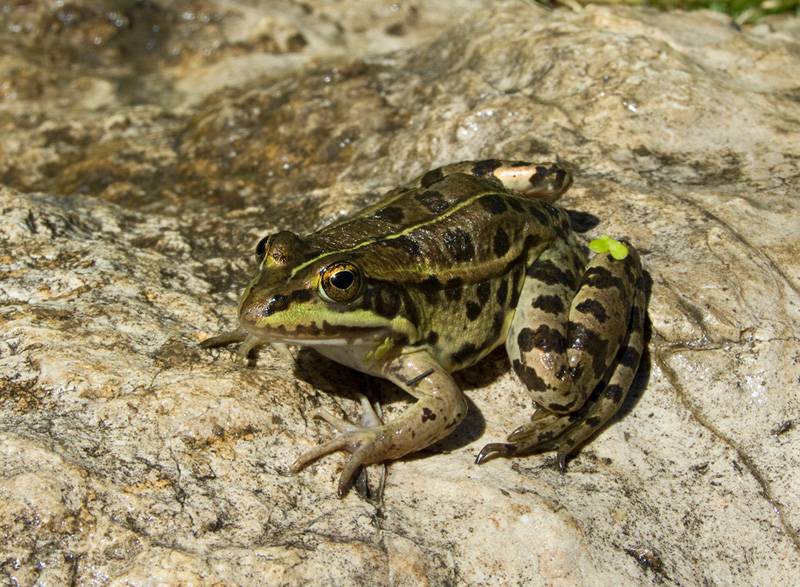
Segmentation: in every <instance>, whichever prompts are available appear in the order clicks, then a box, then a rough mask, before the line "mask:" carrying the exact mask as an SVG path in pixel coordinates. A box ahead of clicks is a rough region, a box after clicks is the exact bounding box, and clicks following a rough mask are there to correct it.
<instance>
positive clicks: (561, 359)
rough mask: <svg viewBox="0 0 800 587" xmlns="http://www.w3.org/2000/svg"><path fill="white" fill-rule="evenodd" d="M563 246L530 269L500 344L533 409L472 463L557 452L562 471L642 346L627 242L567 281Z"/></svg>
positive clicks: (634, 266) (609, 408)
mask: <svg viewBox="0 0 800 587" xmlns="http://www.w3.org/2000/svg"><path fill="white" fill-rule="evenodd" d="M570 250H574V249H572V248H571V247H570V248H566V249H561V250H559V249H554V250H552V251H549V252H547V253H545V254H544V255H542V256H541V257H540V258H539V259H537V261H536V262H535V263H534V264H533V265H532V266H531V268H530V270H529V271H528V275H527V277H526V283H525V287H524V288H523V292H522V295H521V299H522V300H527V303H525V302H520V307H519V309H518V310H517V314H516V315H515V317H514V322H513V324H512V326H511V332H510V335H509V339H508V341H507V342H506V348H507V351H508V354H509V357H510V358H511V361H512V365H513V367H514V370H515V371H516V373H517V375H518V376H519V377H520V379H521V380H522V381H523V382H524V383H525V385H526V386H527V387H528V389H529V391H530V393H531V395H532V396H533V398H534V400H535V401H536V403H537V404H538V406H539V408H538V409H537V411H536V413H535V414H534V416H533V418H532V419H531V421H530V422H528V423H527V424H524V425H523V426H521V427H520V428H518V429H517V430H515V431H514V432H512V433H511V434H510V435H509V437H508V442H507V443H494V444H489V445H487V446H485V447H484V448H483V450H481V452H480V454H479V455H478V459H477V461H478V462H481V461H482V460H483V459H484V458H485V457H486V456H488V455H490V454H500V455H511V454H516V453H519V452H526V451H534V450H536V451H543V450H557V451H558V462H559V466H560V468H561V470H562V472H563V470H564V466H565V460H566V457H567V456H568V455H569V454H570V453H571V452H573V451H574V450H576V449H577V448H578V447H579V446H580V445H581V444H582V443H583V442H584V441H585V440H586V439H587V438H588V437H589V436H591V435H592V434H593V433H594V432H596V431H597V430H598V429H599V428H600V427H601V426H603V424H605V423H606V422H607V421H608V420H609V419H610V418H611V417H612V416H613V415H614V414H615V413H616V411H617V410H618V408H619V406H620V405H621V404H622V401H623V400H624V398H625V395H626V394H627V391H628V388H629V387H630V385H631V382H632V381H633V377H634V375H635V373H636V368H637V366H638V364H639V358H640V357H641V354H642V351H643V347H644V341H643V326H644V314H645V309H644V305H645V296H644V288H643V282H642V274H641V263H640V261H639V256H638V254H637V252H636V250H635V249H634V248H633V247H632V246H630V245H628V250H629V254H628V256H627V257H626V258H625V259H622V260H616V259H614V258H612V257H611V256H610V255H609V254H608V253H602V254H598V255H596V256H595V257H594V258H593V259H592V261H591V262H590V263H589V264H588V266H587V268H586V271H585V273H584V274H583V277H582V279H581V281H580V283H578V284H574V281H573V276H571V275H570V267H572V268H573V269H574V266H575V259H569V258H564V255H567V256H569V255H570V254H571V253H570ZM562 267H563V268H565V269H564V270H562V269H561V268H562ZM576 285H577V287H576ZM576 289H577V292H576V293H575V295H574V297H572V292H573V291H575V290H576ZM570 298H572V301H571V303H569V302H568V300H570ZM567 305H568V307H567ZM593 392H594V393H593ZM590 394H591V396H590Z"/></svg>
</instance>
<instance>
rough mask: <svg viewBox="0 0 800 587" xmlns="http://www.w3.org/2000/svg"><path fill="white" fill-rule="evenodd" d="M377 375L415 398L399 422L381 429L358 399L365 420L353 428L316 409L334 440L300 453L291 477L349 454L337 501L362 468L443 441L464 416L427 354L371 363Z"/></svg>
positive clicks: (456, 393)
mask: <svg viewBox="0 0 800 587" xmlns="http://www.w3.org/2000/svg"><path fill="white" fill-rule="evenodd" d="M373 373H374V374H377V375H381V376H383V377H385V378H386V379H388V380H389V381H391V382H392V383H394V384H395V385H397V386H399V387H400V388H401V389H404V390H405V391H407V392H408V393H410V394H411V395H413V396H414V397H416V398H417V402H416V403H415V404H414V405H412V406H411V407H409V408H408V409H406V410H405V411H404V412H403V413H402V414H401V415H400V416H399V417H397V418H395V419H394V420H392V421H391V422H389V423H387V424H383V423H382V422H381V420H380V418H379V417H378V415H377V414H375V413H374V412H373V411H372V407H371V406H370V405H369V402H368V401H367V400H366V398H364V397H363V396H362V399H361V404H362V405H363V406H364V414H365V418H364V420H362V425H361V426H353V425H351V424H348V423H347V422H344V421H343V420H340V419H339V418H336V417H335V416H333V415H331V414H330V413H328V412H327V411H325V410H316V411H315V413H314V416H315V417H317V418H322V419H323V420H325V421H327V422H328V423H330V424H331V425H332V426H333V427H334V428H336V429H337V430H339V431H340V434H339V436H337V437H336V438H333V439H331V440H329V441H328V442H325V443H323V444H321V445H319V446H318V447H316V448H313V449H311V450H310V451H308V452H306V453H304V454H303V455H302V456H300V458H299V459H297V461H296V462H295V463H294V465H293V466H292V472H293V473H294V472H297V471H299V470H300V469H302V468H303V467H304V466H306V465H307V464H308V463H310V462H311V461H314V460H316V459H318V458H320V457H322V456H325V455H327V454H330V453H332V452H336V451H338V450H342V451H346V452H349V453H350V455H351V456H350V459H349V460H348V461H347V463H346V464H345V466H344V470H343V471H342V474H341V476H340V477H339V487H338V492H339V496H340V497H341V496H342V495H344V494H345V492H346V491H347V487H348V485H349V483H350V479H351V478H352V477H353V475H354V474H355V473H356V471H357V470H358V469H359V467H361V466H362V465H371V464H374V463H382V462H384V461H391V460H394V459H399V458H400V457H403V456H405V455H407V454H409V453H412V452H415V451H418V450H421V449H423V448H425V447H426V446H430V445H431V444H433V443H434V442H436V441H437V440H440V439H442V438H444V437H445V436H447V435H448V434H449V433H450V432H451V431H452V430H453V428H455V427H456V426H457V425H458V423H459V422H461V420H462V419H463V418H464V415H465V414H466V413H467V402H466V399H465V398H464V396H463V394H462V393H461V390H460V389H459V388H458V386H457V385H456V382H455V381H453V378H452V377H450V374H449V373H447V371H446V370H445V369H444V368H443V367H442V366H441V365H440V364H439V363H438V362H436V360H435V359H434V358H433V357H432V356H431V355H430V354H429V353H428V352H427V351H418V352H416V353H410V354H402V355H399V356H397V357H394V358H390V359H387V360H386V361H384V362H383V363H379V364H377V366H376V367H375V369H374V371H373Z"/></svg>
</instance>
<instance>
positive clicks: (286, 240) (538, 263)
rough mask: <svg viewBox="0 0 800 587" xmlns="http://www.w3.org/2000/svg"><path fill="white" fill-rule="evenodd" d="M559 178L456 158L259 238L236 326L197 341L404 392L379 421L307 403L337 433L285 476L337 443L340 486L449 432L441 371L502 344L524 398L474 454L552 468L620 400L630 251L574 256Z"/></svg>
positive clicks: (632, 278)
mask: <svg viewBox="0 0 800 587" xmlns="http://www.w3.org/2000/svg"><path fill="white" fill-rule="evenodd" d="M571 182H572V179H571V178H570V176H569V175H568V174H567V173H566V172H565V171H563V170H561V169H558V168H555V167H552V166H547V165H533V164H529V163H522V162H508V161H497V160H489V161H480V162H465V163H457V164H455V165H449V166H447V167H441V168H438V169H434V170H432V171H429V172H427V173H425V174H424V175H422V176H421V177H419V178H417V179H415V180H414V181H412V182H411V183H409V184H408V185H406V186H404V187H401V188H398V189H395V190H393V191H391V192H389V193H388V194H386V195H385V196H384V197H383V198H382V199H381V200H380V201H379V202H378V203H376V204H375V205H373V206H370V207H369V208H367V209H365V210H363V211H362V212H360V213H359V214H357V215H355V216H353V217H352V218H349V219H346V220H342V221H339V222H336V223H334V224H331V225H330V226H327V227H325V228H323V229H322V230H319V231H318V232H315V233H314V234H310V235H308V236H305V237H302V238H301V237H299V236H298V235H296V234H294V233H292V232H287V231H283V232H278V233H276V234H273V235H271V236H269V237H266V238H264V239H263V240H262V241H261V242H260V243H259V244H258V247H257V248H256V256H257V259H258V262H259V273H258V276H256V278H255V279H253V281H252V282H251V283H250V285H249V286H248V287H247V289H246V290H245V292H244V294H243V295H242V298H241V301H240V303H239V321H240V327H239V328H238V329H237V330H235V331H233V332H229V333H226V334H223V335H221V336H217V337H215V338H212V339H209V340H207V341H205V342H204V343H203V346H205V347H211V346H219V345H222V344H228V343H231V342H242V344H241V346H240V348H239V357H240V358H244V357H245V356H246V355H247V353H248V352H249V351H250V350H251V349H252V348H253V347H255V346H257V345H259V344H262V343H272V344H274V345H277V346H281V345H285V344H295V345H304V346H308V347H312V348H314V349H316V350H317V351H318V352H319V353H321V354H323V355H325V356H326V357H329V358H331V359H333V360H334V361H337V362H339V363H342V364H344V365H347V366H349V367H352V368H353V369H357V370H359V371H363V372H364V373H368V374H370V375H375V376H378V377H383V378H385V379H388V380H389V381H391V382H393V383H394V384H396V385H397V386H399V387H400V388H401V389H403V390H405V391H406V392H408V393H409V394H411V395H412V396H414V397H415V398H416V400H417V401H416V403H414V404H413V405H412V406H411V407H409V408H408V409H406V410H405V412H403V414H402V415H401V416H399V417H397V418H395V419H394V420H392V421H390V422H387V423H382V422H381V421H380V419H379V418H378V417H377V416H376V415H375V414H374V413H373V412H371V409H366V414H365V422H364V423H362V426H354V425H350V424H348V423H346V422H343V421H342V420H339V419H338V418H336V417H334V416H333V415H331V414H329V413H328V412H325V411H323V410H317V412H316V413H315V415H316V416H318V417H321V418H324V419H325V420H327V421H328V422H330V423H331V424H332V425H333V426H334V427H335V428H336V429H337V430H338V431H339V434H338V435H337V436H335V437H334V438H333V439H332V440H329V441H328V442H325V443H323V444H321V445H319V446H318V447H316V448H315V449H313V450H311V451H308V452H307V453H305V454H304V455H302V456H301V457H300V458H299V459H298V460H297V461H296V463H295V464H294V470H295V471H297V470H299V469H301V468H302V467H303V466H305V465H306V464H308V463H309V462H311V461H313V460H315V459H317V458H319V457H321V456H323V455H327V454H329V453H332V452H334V451H339V450H344V451H347V452H349V453H350V454H351V456H350V459H349V461H348V462H347V464H346V465H345V467H344V470H343V472H342V474H341V478H340V482H339V493H340V494H342V493H343V492H344V491H346V489H347V486H348V483H349V481H350V478H351V477H352V476H353V474H354V473H355V472H356V470H357V469H358V468H359V467H360V466H361V465H364V464H369V463H378V462H382V461H386V460H391V459H397V458H399V457H402V456H403V455H406V454H408V453H411V452H414V451H417V450H420V449H422V448H424V447H426V446H428V445H430V444H432V443H434V442H436V441H437V440H439V439H441V438H443V437H445V436H447V435H448V434H449V433H450V432H451V431H452V430H453V429H454V428H455V427H456V426H457V425H458V423H459V422H461V420H462V419H463V418H464V415H465V414H466V411H467V403H466V401H465V398H464V395H463V394H462V392H461V390H460V389H459V387H458V385H457V384H456V382H455V381H454V380H453V378H452V377H451V375H450V374H451V373H452V372H453V371H456V370H458V369H463V368H465V367H469V366H470V365H473V364H475V363H476V362H477V361H479V360H480V359H481V358H483V357H484V356H485V355H486V354H487V353H489V352H490V351H491V350H492V349H494V348H495V347H497V346H499V345H501V344H505V346H506V350H507V352H508V356H509V358H510V360H511V365H512V367H513V369H514V371H515V373H516V374H517V376H518V377H519V380H520V381H521V382H522V383H523V384H524V385H525V387H526V388H527V389H528V391H529V392H530V394H531V395H532V396H533V399H534V400H535V402H536V405H537V406H538V407H537V409H536V410H535V412H534V414H533V416H532V417H531V418H530V420H529V421H527V422H525V423H524V424H522V426H521V427H520V428H518V429H517V430H515V431H514V432H512V433H511V434H510V435H509V437H508V439H507V442H503V443H493V444H488V445H486V446H485V447H484V448H483V450H481V451H480V453H479V455H478V458H477V461H478V462H479V463H480V462H481V461H482V460H484V459H485V458H486V457H487V456H488V455H503V456H509V455H514V454H518V453H526V452H533V451H537V452H538V451H545V450H555V451H557V452H558V462H559V464H560V466H561V468H562V471H563V469H564V464H565V459H566V457H567V456H568V455H569V454H570V453H571V452H573V451H574V450H575V449H577V448H578V447H579V446H580V445H581V444H582V443H583V442H584V441H585V440H586V439H587V438H588V437H589V436H591V435H592V434H593V433H594V432H595V431H596V430H597V429H598V428H600V427H601V426H602V425H603V424H604V423H605V422H607V421H608V420H609V418H611V416H613V414H614V413H615V412H616V411H617V409H618V408H619V406H620V404H621V403H622V401H623V399H624V397H625V394H626V393H627V390H628V387H629V386H630V384H631V381H632V380H633V376H634V374H635V371H636V368H637V366H638V363H639V358H640V356H641V354H642V348H643V340H642V325H643V320H644V291H643V286H642V277H641V274H642V272H641V264H640V261H639V256H638V254H637V252H636V251H635V249H633V247H632V246H631V245H630V244H628V243H626V245H627V247H628V251H629V254H628V255H627V257H626V258H624V259H622V260H616V259H613V258H612V257H611V256H610V255H609V254H608V253H601V254H597V255H595V256H594V257H593V258H592V260H591V261H589V262H588V263H587V260H586V256H585V254H584V252H583V249H582V247H581V246H580V245H579V244H578V242H577V240H576V238H575V236H574V234H573V233H572V230H571V228H570V222H569V218H568V216H567V214H566V212H565V211H564V210H562V209H560V208H558V207H556V206H553V205H552V202H554V201H555V200H556V199H557V198H558V197H559V196H560V195H561V194H562V193H563V192H564V191H566V189H567V188H568V187H569V185H570V184H571ZM362 403H363V404H365V408H368V407H369V404H368V402H362ZM524 418H525V415H523V414H520V419H524Z"/></svg>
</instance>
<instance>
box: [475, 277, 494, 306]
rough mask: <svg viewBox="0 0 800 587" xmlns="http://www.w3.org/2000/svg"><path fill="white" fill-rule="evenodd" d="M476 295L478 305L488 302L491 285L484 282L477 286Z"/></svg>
mask: <svg viewBox="0 0 800 587" xmlns="http://www.w3.org/2000/svg"><path fill="white" fill-rule="evenodd" d="M477 293H478V303H479V304H480V305H481V306H483V305H484V304H486V302H488V301H489V296H490V295H491V293H492V284H490V283H489V282H488V281H484V282H483V283H481V284H480V285H479V286H478V289H477Z"/></svg>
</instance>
